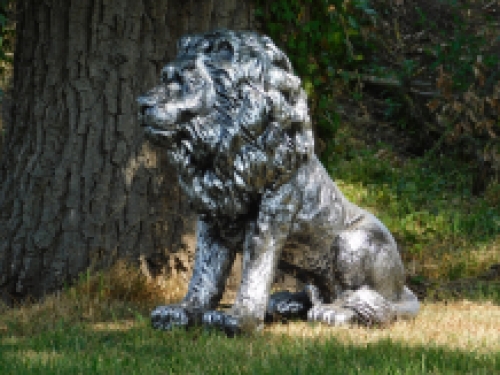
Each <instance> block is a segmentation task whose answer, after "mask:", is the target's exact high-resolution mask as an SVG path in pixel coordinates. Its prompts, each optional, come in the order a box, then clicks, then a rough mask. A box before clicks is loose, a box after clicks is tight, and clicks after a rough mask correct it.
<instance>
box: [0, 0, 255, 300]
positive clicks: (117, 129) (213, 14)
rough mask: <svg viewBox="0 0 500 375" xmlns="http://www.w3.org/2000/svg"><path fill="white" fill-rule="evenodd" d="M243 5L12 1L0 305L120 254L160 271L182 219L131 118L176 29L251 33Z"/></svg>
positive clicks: (167, 174)
mask: <svg viewBox="0 0 500 375" xmlns="http://www.w3.org/2000/svg"><path fill="white" fill-rule="evenodd" d="M250 3H251V2H250V1H241V0H218V1H214V0H203V1H202V0H185V1H177V0H116V1H105V0H92V1H91V0H47V1H38V0H19V1H18V4H17V14H18V16H17V17H18V19H17V45H16V53H15V61H14V89H13V103H14V104H13V106H12V109H11V118H12V121H11V122H10V123H9V124H6V135H5V140H4V148H3V154H2V156H1V160H0V184H1V185H0V236H1V241H0V297H1V299H3V300H4V301H8V302H9V301H10V302H12V301H13V300H15V299H19V298H23V297H25V296H28V295H30V296H33V297H35V298H38V297H40V296H43V295H44V294H46V293H48V292H51V291H54V290H57V289H59V288H61V287H62V286H63V285H64V284H65V283H67V282H71V281H72V280H74V279H75V278H76V277H77V276H78V274H79V273H81V272H82V271H85V270H86V269H87V268H88V267H89V266H92V267H96V268H102V267H105V266H107V265H109V264H111V263H112V262H114V261H115V260H116V259H118V258H123V257H128V258H130V259H138V258H139V257H141V256H142V257H144V258H147V259H149V260H150V261H149V264H150V265H156V266H158V264H159V265H160V266H161V265H162V264H164V263H165V261H166V259H167V255H168V254H170V253H172V252H175V251H178V250H181V249H184V250H185V248H186V247H189V246H192V241H190V240H189V238H191V236H192V231H193V225H194V224H193V220H192V215H191V214H190V213H189V212H188V210H187V205H186V204H185V202H184V200H183V199H182V197H181V196H180V193H179V189H178V187H177V184H176V181H177V179H176V177H175V174H174V173H173V171H172V170H171V169H170V167H169V166H168V165H167V164H166V161H165V160H164V158H163V156H162V153H161V152H159V151H158V150H157V149H154V148H151V147H150V146H149V144H148V143H146V142H145V141H144V139H143V137H142V134H141V129H140V127H139V126H138V124H137V122H136V112H137V108H136V104H135V98H136V97H137V96H138V95H139V94H140V93H143V92H144V91H145V90H147V89H148V88H150V87H152V86H153V85H154V84H155V82H156V81H157V79H158V77H159V72H160V69H161V67H162V66H163V65H164V64H165V63H166V62H167V61H168V60H170V59H172V58H173V56H174V54H175V43H176V40H177V39H178V37H180V36H181V35H183V34H185V33H192V32H201V31H206V30H209V29H213V28H217V27H226V28H232V29H250V28H253V27H254V26H255V23H254V20H253V16H252V14H253V11H252V7H251V4H250Z"/></svg>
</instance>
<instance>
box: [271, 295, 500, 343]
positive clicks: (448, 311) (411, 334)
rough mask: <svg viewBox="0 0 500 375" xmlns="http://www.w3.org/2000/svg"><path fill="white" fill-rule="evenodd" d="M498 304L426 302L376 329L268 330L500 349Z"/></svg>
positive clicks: (301, 326) (318, 327) (344, 338)
mask: <svg viewBox="0 0 500 375" xmlns="http://www.w3.org/2000/svg"><path fill="white" fill-rule="evenodd" d="M499 322H500V306H496V305H494V304H491V303H472V302H469V301H461V302H454V303H425V304H423V306H422V310H421V312H420V314H419V315H418V316H417V318H416V319H414V320H410V321H399V322H396V323H395V324H394V325H392V326H390V327H388V328H383V329H378V328H366V327H328V326H325V325H321V324H314V325H312V324H309V323H302V322H300V323H291V324H287V325H279V324H276V325H272V326H269V328H268V329H267V331H269V332H270V333H273V334H276V335H287V336H297V337H301V338H322V337H325V338H330V337H334V338H336V339H338V340H339V341H341V342H343V343H349V344H354V345H360V346H365V345H367V344H369V343H376V342H379V341H382V340H387V339H390V340H391V341H394V342H399V343H402V344H405V345H409V346H424V347H427V346H443V347H446V348H447V349H456V350H462V351H466V352H469V351H477V352H481V353H494V352H500V323H499Z"/></svg>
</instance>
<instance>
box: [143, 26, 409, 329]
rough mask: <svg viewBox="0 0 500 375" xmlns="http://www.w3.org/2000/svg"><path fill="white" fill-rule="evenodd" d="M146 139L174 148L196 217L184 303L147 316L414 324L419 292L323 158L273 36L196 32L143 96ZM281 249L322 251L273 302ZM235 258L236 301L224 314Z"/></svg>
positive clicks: (252, 323)
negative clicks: (238, 266) (301, 283)
mask: <svg viewBox="0 0 500 375" xmlns="http://www.w3.org/2000/svg"><path fill="white" fill-rule="evenodd" d="M138 103H139V105H140V112H139V121H140V123H141V125H142V126H143V127H144V131H145V134H146V136H147V138H148V139H149V140H150V141H151V142H153V143H154V144H155V145H157V146H160V147H162V148H163V149H164V150H165V152H167V154H168V157H169V159H170V160H171V162H172V163H173V164H174V165H175V166H176V168H177V170H178V178H179V184H180V186H181V187H182V188H183V190H184V191H185V193H186V194H187V196H188V198H189V199H190V202H191V204H192V207H193V208H194V210H195V211H197V212H198V213H199V220H198V227H197V228H198V229H197V248H196V256H195V263H194V268H193V275H192V278H191V281H190V283H189V287H188V292H187V295H186V296H185V297H184V299H183V300H182V302H180V303H178V304H175V305H167V306H160V307H157V308H156V309H154V311H153V312H152V313H151V319H152V324H153V326H154V327H156V328H160V329H170V328H172V327H174V326H189V325H194V324H204V325H206V326H212V327H216V328H219V329H222V330H225V331H226V332H227V333H228V334H234V333H238V332H241V331H246V330H254V329H258V328H259V327H262V324H263V321H264V318H265V316H266V312H267V313H268V315H276V314H278V315H280V314H283V315H286V314H293V313H298V314H299V315H302V316H304V317H305V316H307V318H308V319H309V320H311V321H321V322H325V323H328V324H332V325H337V324H345V323H351V322H358V323H365V324H385V323H388V322H390V321H393V320H394V319H396V318H398V317H402V318H405V317H414V316H415V315H416V314H417V312H418V310H419V302H418V300H417V298H416V297H415V295H414V294H413V293H412V292H411V291H410V290H409V289H408V288H407V287H406V286H405V285H404V281H405V275H404V267H403V263H402V261H401V257H400V254H399V252H398V249H397V245H396V243H395V241H394V239H393V237H392V235H391V233H390V232H389V231H388V230H387V228H386V227H385V226H384V225H383V224H382V223H381V222H380V221H379V220H378V219H377V218H376V217H375V216H373V215H372V214H370V213H369V212H367V211H365V210H364V209H362V208H359V207H357V206H356V205H354V204H353V203H351V202H349V201H348V200H347V199H346V198H345V197H344V196H343V195H342V193H341V192H340V190H339V189H338V188H337V186H336V185H335V183H334V182H333V181H332V180H331V179H330V177H329V175H328V173H327V172H326V170H325V169H324V168H323V166H322V165H321V163H320V162H319V161H318V159H317V158H316V156H315V154H314V152H313V148H314V147H313V134H312V130H311V121H310V118H309V113H308V107H307V97H306V94H305V92H304V90H303V89H302V88H301V81H300V79H299V78H298V77H297V76H296V75H294V72H293V69H292V66H291V64H290V61H289V60H288V58H287V56H286V55H285V54H284V53H283V52H282V51H281V50H280V49H279V48H278V47H276V45H275V44H274V43H273V42H272V40H271V39H270V38H268V37H266V36H261V35H259V34H256V33H253V32H240V31H226V30H219V31H214V32H209V33H206V34H202V35H193V36H186V37H183V38H181V39H180V41H179V43H178V55H177V57H176V59H175V60H174V61H173V62H171V63H169V64H167V65H166V66H165V67H164V68H163V71H162V74H161V80H160V83H159V85H158V86H156V87H155V88H153V89H152V90H151V91H149V92H148V93H147V94H145V95H144V96H141V97H139V98H138ZM285 245H293V246H295V247H297V246H301V245H308V246H309V247H310V248H313V249H318V250H317V251H318V254H320V256H319V259H318V260H317V261H316V262H312V263H311V264H304V265H303V267H304V268H305V272H306V273H307V274H309V275H310V276H311V278H310V280H314V281H315V282H314V283H313V284H314V285H308V286H307V287H306V288H305V290H304V291H303V292H299V293H288V292H280V293H277V294H275V295H273V296H271V298H270V297H269V294H270V288H271V284H272V282H273V276H274V274H275V271H276V269H277V267H278V265H279V264H280V265H281V260H280V256H281V255H282V249H283V248H284V246H285ZM236 252H242V254H243V270H242V281H241V285H240V286H239V291H238V293H237V297H236V299H235V302H234V305H233V306H232V308H231V309H230V310H229V311H227V312H222V311H217V310H215V309H216V308H217V306H218V303H219V301H220V299H221V296H222V293H223V291H224V287H225V282H226V278H227V277H228V273H229V271H230V269H231V266H232V263H233V261H234V258H235V253H236Z"/></svg>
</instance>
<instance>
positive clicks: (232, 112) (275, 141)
mask: <svg viewBox="0 0 500 375" xmlns="http://www.w3.org/2000/svg"><path fill="white" fill-rule="evenodd" d="M178 49H179V51H178V55H177V57H176V59H175V60H174V61H173V62H171V63H169V64H167V65H166V66H165V67H164V68H163V70H162V74H161V80H160V83H159V85H158V86H156V87H155V88H153V89H152V90H150V91H149V92H148V93H147V94H145V95H144V96H141V97H139V98H138V99H137V101H138V103H139V105H140V111H139V121H140V123H141V125H142V126H143V127H144V130H145V134H146V137H147V138H148V139H149V140H151V141H152V142H153V143H154V144H156V145H158V146H160V147H163V148H165V149H166V151H167V153H168V156H169V158H170V160H171V161H172V162H173V163H174V165H175V166H176V167H177V169H178V171H179V181H180V185H181V187H183V188H184V190H185V191H186V193H187V194H188V196H189V197H190V199H191V201H192V203H193V205H194V206H195V208H197V209H198V211H201V212H205V213H207V212H208V213H211V214H214V215H225V216H231V217H234V216H238V215H241V214H245V213H247V212H248V209H249V206H250V205H251V204H252V203H254V202H255V200H256V199H258V196H259V194H261V193H262V192H263V191H264V190H265V189H270V188H272V187H273V186H275V185H276V184H278V183H280V181H285V180H286V179H287V178H288V176H289V175H291V173H293V171H294V170H296V168H297V167H298V166H299V165H300V164H301V163H302V162H303V161H304V160H305V159H307V157H308V156H309V155H310V154H311V153H312V149H313V141H312V133H311V131H310V121H309V116H308V111H307V102H306V97H305V93H304V91H303V90H302V89H301V88H300V80H299V79H298V78H297V77H296V76H294V75H293V72H292V69H291V65H290V63H289V61H288V59H287V57H286V56H285V55H284V54H283V52H281V51H280V50H279V49H278V48H277V47H276V46H275V45H274V44H273V43H272V41H271V40H270V39H269V38H267V37H265V36H260V35H257V34H255V33H250V32H232V31H215V32H212V33H207V34H204V35H198V36H190V37H184V38H181V40H180V41H179V43H178Z"/></svg>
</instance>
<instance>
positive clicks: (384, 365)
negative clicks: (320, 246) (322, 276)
mask: <svg viewBox="0 0 500 375" xmlns="http://www.w3.org/2000/svg"><path fill="white" fill-rule="evenodd" d="M0 339H1V341H0V342H1V344H0V368H1V369H2V372H1V373H2V374H3V375H8V374H16V375H22V374H30V375H31V374H77V373H78V374H115V373H116V374H148V375H149V374H307V375H311V374H343V375H344V374H376V375H380V374H412V375H413V374H425V373H432V374H494V373H500V353H491V354H477V353H470V352H461V351H450V350H447V349H445V348H439V347H421V346H417V347H407V346H404V345H401V344H399V343H395V342H391V341H388V340H385V341H381V342H377V343H373V344H368V345H366V346H364V347H358V346H353V345H344V344H341V343H339V342H338V341H336V340H335V339H334V338H323V339H307V338H296V337H295V338H293V337H287V336H283V337H277V336H273V335H271V334H269V333H264V334H261V335H255V336H252V337H238V338H235V339H228V338H226V337H225V336H223V335H221V334H214V333H207V332H203V331H202V330H201V329H194V330H191V331H189V332H186V331H183V330H177V331H174V332H159V331H154V330H152V329H150V328H149V327H147V326H142V327H140V328H132V329H129V330H125V331H91V330H89V329H88V328H87V329H85V328H84V327H83V326H76V327H72V328H70V329H59V330H55V331H53V332H46V333H43V334H40V335H37V336H34V337H29V338H23V339H10V338H5V337H4V338H1V337H0Z"/></svg>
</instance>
